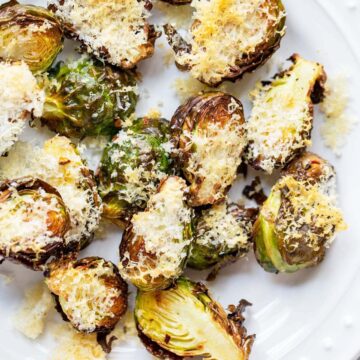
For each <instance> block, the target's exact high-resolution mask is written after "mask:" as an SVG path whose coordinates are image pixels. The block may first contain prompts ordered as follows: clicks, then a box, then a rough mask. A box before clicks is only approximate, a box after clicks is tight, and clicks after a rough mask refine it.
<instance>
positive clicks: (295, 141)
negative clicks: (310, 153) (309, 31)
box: [244, 54, 326, 174]
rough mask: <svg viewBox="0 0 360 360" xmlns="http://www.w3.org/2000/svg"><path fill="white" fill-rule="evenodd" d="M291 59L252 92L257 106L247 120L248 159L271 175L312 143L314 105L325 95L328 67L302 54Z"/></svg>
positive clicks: (250, 162) (256, 167) (247, 160)
mask: <svg viewBox="0 0 360 360" xmlns="http://www.w3.org/2000/svg"><path fill="white" fill-rule="evenodd" d="M290 60H291V61H292V63H293V64H292V65H291V67H290V68H289V69H287V70H286V71H283V72H281V73H279V74H277V75H275V77H274V78H273V80H271V81H264V82H262V83H259V84H258V85H257V87H256V88H255V89H254V90H253V91H252V92H251V94H250V96H251V98H252V101H253V108H252V112H251V116H250V117H249V119H248V120H247V137H248V141H249V144H248V146H247V148H246V151H245V154H244V158H245V160H246V162H247V163H248V164H250V165H251V166H253V167H254V168H255V169H257V170H263V171H266V172H267V173H269V174H271V173H272V172H273V171H274V170H275V169H277V168H280V169H282V168H284V167H285V166H286V164H288V163H289V162H290V161H291V160H292V159H294V158H295V157H296V156H297V155H299V154H301V153H302V152H303V151H304V150H305V149H306V147H307V146H310V145H311V140H310V138H311V130H312V127H313V110H314V104H317V103H319V102H320V101H321V100H322V98H323V94H324V84H325V81H326V74H325V71H324V67H323V66H322V65H321V64H319V63H316V62H312V61H308V60H305V59H303V58H302V57H301V56H300V55H298V54H295V55H293V56H292V57H291V58H290Z"/></svg>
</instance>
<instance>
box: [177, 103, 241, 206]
mask: <svg viewBox="0 0 360 360" xmlns="http://www.w3.org/2000/svg"><path fill="white" fill-rule="evenodd" d="M232 100H233V99H232ZM234 106H235V108H233V109H232V110H231V112H232V113H233V116H232V117H231V118H230V119H229V121H228V122H227V123H226V125H225V126H224V125H222V124H221V123H219V122H216V123H212V124H210V125H209V126H208V127H207V128H206V129H197V130H196V131H193V132H189V131H185V132H184V136H185V137H186V138H187V139H188V142H187V144H186V149H185V150H184V151H185V152H189V153H190V154H191V155H190V158H189V160H188V164H187V166H186V172H187V173H188V174H191V177H192V178H193V179H194V180H193V181H191V182H192V186H191V189H190V191H192V190H194V196H195V197H196V199H197V200H194V202H197V201H198V200H199V199H205V200H204V201H205V202H204V204H205V203H206V201H209V202H210V203H214V202H216V201H218V200H220V199H221V198H223V197H224V193H225V191H226V189H227V188H228V187H229V186H230V185H231V184H232V183H233V181H234V180H235V178H236V173H237V169H238V167H239V165H240V163H241V154H242V152H243V150H244V148H245V145H246V138H245V136H244V127H243V125H239V118H238V117H239V115H238V114H237V113H236V109H238V107H239V105H238V104H237V103H235V102H234ZM229 110H230V108H229ZM192 148H195V149H196V151H191V149H192ZM197 179H199V180H200V179H201V183H200V184H198V182H197ZM193 188H194V189H193ZM210 199H212V201H210ZM199 201H200V200H199ZM201 201H202V200H201ZM209 202H207V203H209Z"/></svg>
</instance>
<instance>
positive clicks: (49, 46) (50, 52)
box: [0, 0, 63, 73]
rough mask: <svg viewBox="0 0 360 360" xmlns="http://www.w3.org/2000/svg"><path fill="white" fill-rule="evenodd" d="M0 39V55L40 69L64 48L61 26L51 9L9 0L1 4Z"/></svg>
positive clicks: (36, 70) (44, 68)
mask: <svg viewBox="0 0 360 360" xmlns="http://www.w3.org/2000/svg"><path fill="white" fill-rule="evenodd" d="M0 41H1V47H0V59H4V60H15V61H24V62H26V63H27V65H28V66H29V68H30V70H31V71H32V72H33V73H42V72H45V71H46V70H47V69H49V68H50V66H51V64H52V63H53V61H54V60H55V58H56V56H57V55H58V53H59V52H60V51H61V50H62V48H63V30H62V26H61V23H60V22H59V20H58V19H57V18H56V17H55V16H54V15H53V14H52V13H51V12H50V11H48V10H46V9H44V8H42V7H39V6H34V5H23V4H19V3H18V2H17V1H15V0H11V1H9V2H7V3H5V4H3V5H1V6H0Z"/></svg>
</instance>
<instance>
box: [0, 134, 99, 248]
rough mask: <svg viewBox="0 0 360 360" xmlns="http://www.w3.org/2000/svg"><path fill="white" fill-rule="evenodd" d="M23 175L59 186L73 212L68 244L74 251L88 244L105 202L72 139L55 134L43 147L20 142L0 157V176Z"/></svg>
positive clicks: (8, 177) (70, 213)
mask: <svg viewBox="0 0 360 360" xmlns="http://www.w3.org/2000/svg"><path fill="white" fill-rule="evenodd" d="M21 176H33V177H37V178H39V179H41V180H43V181H46V182H48V183H49V184H50V185H52V186H53V187H55V188H56V189H57V191H58V192H59V193H60V194H61V197H62V198H63V200H64V203H65V204H66V206H67V208H68V211H69V215H70V229H69V231H68V232H67V233H66V235H65V244H66V247H67V249H68V250H70V251H75V252H76V251H79V250H80V249H81V248H83V247H85V246H86V245H87V244H88V243H89V242H90V241H91V240H92V238H93V234H94V231H95V230H96V229H97V227H98V224H99V221H100V216H101V211H102V204H101V199H100V197H99V195H98V192H97V188H96V183H95V181H94V177H93V174H92V172H91V171H90V170H89V169H88V168H87V167H86V165H85V164H84V163H83V160H82V159H81V156H80V155H79V152H78V151H77V149H76V147H75V146H74V145H73V144H72V143H71V141H70V140H69V139H68V138H66V137H64V136H55V137H53V138H52V139H50V140H47V141H46V142H45V143H44V148H39V147H36V146H33V145H32V144H30V143H17V144H16V145H15V147H14V149H13V150H12V151H11V152H10V153H9V155H8V156H7V157H6V158H0V179H15V178H18V177H21Z"/></svg>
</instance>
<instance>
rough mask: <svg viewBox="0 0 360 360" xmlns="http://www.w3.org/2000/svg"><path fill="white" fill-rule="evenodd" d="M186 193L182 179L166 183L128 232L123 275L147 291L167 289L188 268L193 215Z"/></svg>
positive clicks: (122, 256) (122, 258)
mask: <svg viewBox="0 0 360 360" xmlns="http://www.w3.org/2000/svg"><path fill="white" fill-rule="evenodd" d="M185 189H186V184H185V181H184V180H183V179H181V178H179V177H176V176H169V177H168V178H166V179H163V181H162V182H161V184H160V186H159V189H158V193H157V194H155V195H152V196H151V197H150V200H149V202H148V206H147V209H146V210H145V211H143V212H139V213H137V214H135V215H134V216H133V217H132V219H131V221H130V223H129V225H128V227H127V228H126V229H125V232H124V234H123V238H122V241H121V245H120V264H119V269H120V273H121V275H122V277H123V278H124V279H127V280H130V281H131V282H132V283H133V284H134V285H135V286H137V287H138V288H140V289H142V290H144V291H150V290H156V289H164V288H166V287H168V286H169V285H170V284H171V283H172V282H173V281H174V280H175V279H176V278H177V277H179V276H180V275H181V273H182V271H183V268H184V267H185V262H186V259H187V256H188V252H189V248H190V243H191V241H192V211H191V209H190V208H189V207H188V206H187V205H186V202H185V197H184V191H185Z"/></svg>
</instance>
